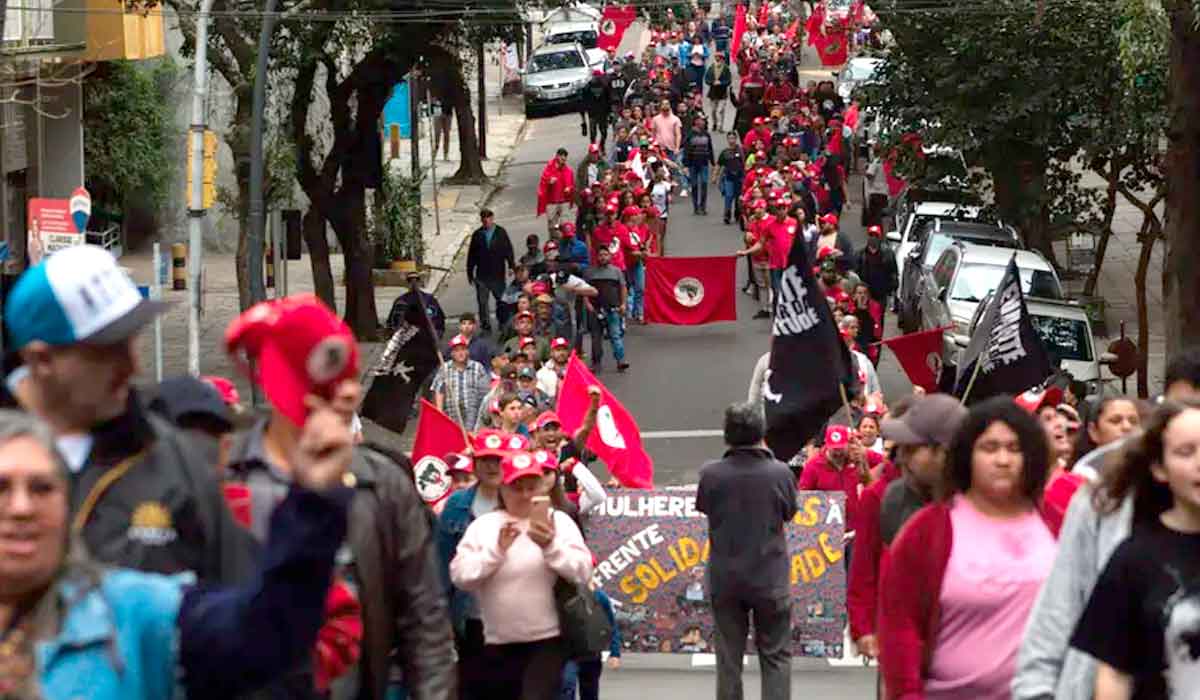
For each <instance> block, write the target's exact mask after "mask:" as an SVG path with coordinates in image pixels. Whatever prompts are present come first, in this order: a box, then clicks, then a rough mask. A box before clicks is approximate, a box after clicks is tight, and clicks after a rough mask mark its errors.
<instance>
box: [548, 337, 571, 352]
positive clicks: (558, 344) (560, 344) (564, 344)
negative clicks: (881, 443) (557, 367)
mask: <svg viewBox="0 0 1200 700" xmlns="http://www.w3.org/2000/svg"><path fill="white" fill-rule="evenodd" d="M569 347H571V341H569V340H567V339H566V338H555V339H554V340H552V341H550V349H551V350H553V349H555V348H569Z"/></svg>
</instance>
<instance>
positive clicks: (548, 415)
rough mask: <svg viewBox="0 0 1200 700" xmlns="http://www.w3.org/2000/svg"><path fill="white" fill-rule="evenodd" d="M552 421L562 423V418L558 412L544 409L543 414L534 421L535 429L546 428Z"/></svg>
mask: <svg viewBox="0 0 1200 700" xmlns="http://www.w3.org/2000/svg"><path fill="white" fill-rule="evenodd" d="M552 423H556V424H558V425H562V420H561V419H560V418H559V417H558V414H557V413H555V412H554V411H543V412H542V415H540V416H538V417H537V420H536V421H534V423H533V429H534V430H544V429H545V428H546V426H547V425H550V424H552Z"/></svg>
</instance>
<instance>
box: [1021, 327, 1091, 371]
mask: <svg viewBox="0 0 1200 700" xmlns="http://www.w3.org/2000/svg"><path fill="white" fill-rule="evenodd" d="M1030 319H1031V320H1032V321H1033V327H1034V328H1035V329H1036V330H1037V334H1038V336H1039V337H1040V338H1041V339H1042V344H1043V345H1044V346H1045V347H1046V351H1047V352H1049V353H1050V360H1051V362H1052V363H1053V366H1055V367H1058V366H1059V363H1061V362H1062V361H1063V360H1078V361H1080V362H1091V361H1092V338H1091V334H1090V332H1089V331H1088V324H1087V322H1086V321H1081V320H1079V319H1074V318H1061V317H1057V316H1039V315H1037V314H1030Z"/></svg>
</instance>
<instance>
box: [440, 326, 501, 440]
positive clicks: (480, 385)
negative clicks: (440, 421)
mask: <svg viewBox="0 0 1200 700" xmlns="http://www.w3.org/2000/svg"><path fill="white" fill-rule="evenodd" d="M470 353H471V351H470V341H468V340H467V339H466V338H465V337H464V336H462V335H456V336H454V337H453V338H451V339H450V359H449V360H447V361H445V362H443V363H442V365H441V367H439V368H438V370H437V373H436V374H435V375H434V377H433V385H432V387H431V388H432V390H433V403H434V405H435V406H437V407H438V410H439V411H441V412H443V413H445V414H446V415H448V416H450V417H451V418H452V419H454V422H456V423H458V424H459V425H461V426H463V427H464V428H466V429H467V430H475V428H476V423H475V421H476V420H477V417H478V416H479V408H480V406H482V405H483V399H484V397H485V396H487V393H488V390H489V389H491V384H492V378H491V373H490V372H488V370H487V369H485V368H484V366H483V365H481V364H479V363H478V362H476V361H475V360H473V359H471V354H470Z"/></svg>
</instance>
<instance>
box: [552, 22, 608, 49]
mask: <svg viewBox="0 0 1200 700" xmlns="http://www.w3.org/2000/svg"><path fill="white" fill-rule="evenodd" d="M545 32H546V33H545V39H544V41H545V43H547V44H574V43H575V42H579V43H580V44H581V45H582V46H583V48H585V49H594V48H596V42H597V40H598V39H599V38H600V25H599V24H597V23H596V22H594V21H582V22H554V23H552V24H548V25H546V29H545Z"/></svg>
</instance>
